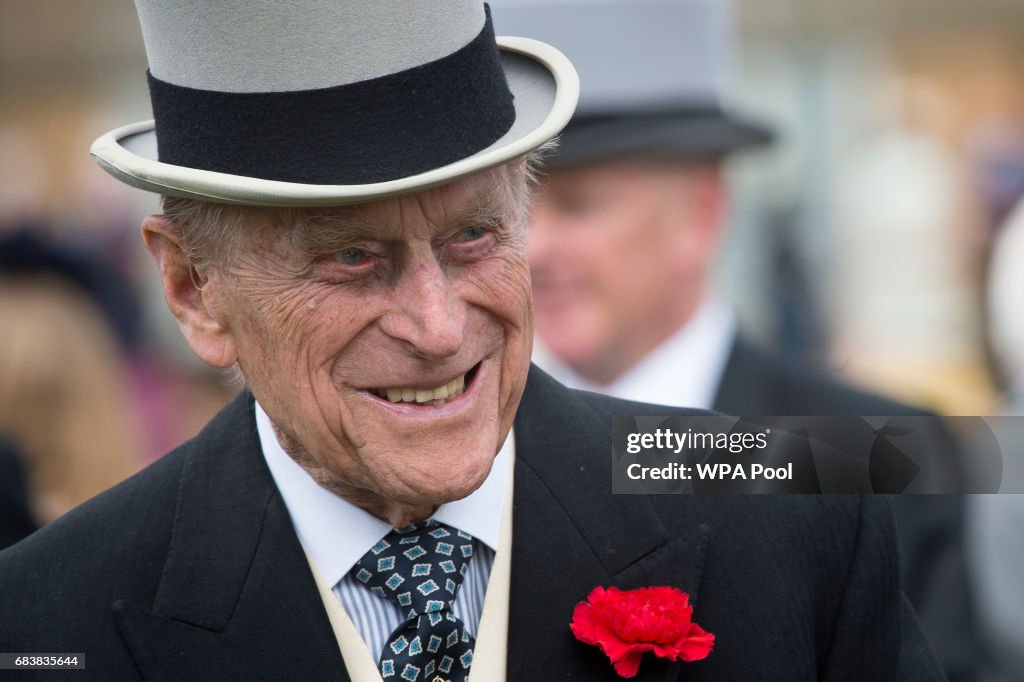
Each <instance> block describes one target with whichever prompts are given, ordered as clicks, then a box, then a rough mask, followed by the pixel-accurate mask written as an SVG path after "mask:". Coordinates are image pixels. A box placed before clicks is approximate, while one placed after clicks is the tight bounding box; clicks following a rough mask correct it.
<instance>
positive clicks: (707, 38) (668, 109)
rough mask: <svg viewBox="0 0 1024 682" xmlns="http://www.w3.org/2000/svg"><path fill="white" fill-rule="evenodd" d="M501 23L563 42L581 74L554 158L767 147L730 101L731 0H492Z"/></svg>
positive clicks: (500, 27) (553, 161)
mask: <svg viewBox="0 0 1024 682" xmlns="http://www.w3.org/2000/svg"><path fill="white" fill-rule="evenodd" d="M491 5H492V13H493V19H494V26H495V30H497V31H498V32H499V33H502V34H510V35H530V36H536V37H537V38H539V39H541V40H545V41H547V42H550V43H551V44H552V45H556V46H558V49H560V50H562V51H563V52H565V54H566V55H567V56H568V57H569V59H571V60H572V63H573V65H574V66H575V67H576V69H577V70H578V71H579V74H580V83H581V85H582V90H581V92H580V102H579V107H578V108H577V110H576V115H575V117H574V118H573V120H572V122H571V123H570V124H569V125H568V127H566V129H565V130H564V131H563V133H562V137H561V143H560V144H559V147H558V150H557V155H556V156H554V157H553V158H550V159H549V161H548V164H549V165H553V166H558V165H574V164H580V163H587V162H590V161H599V160H601V159H605V158H612V157H619V156H627V155H632V156H644V157H659V158H706V157H719V156H722V155H725V154H728V153H730V152H733V151H736V150H739V149H742V148H747V147H753V146H757V145H762V144H765V143H767V142H769V141H771V139H772V135H771V133H770V132H769V131H768V130H767V129H766V128H764V127H762V126H760V125H758V124H756V123H752V122H749V121H746V120H744V119H742V118H740V117H739V116H737V115H736V114H735V113H733V112H731V111H729V110H728V109H727V108H726V107H725V106H724V104H723V102H722V94H723V91H724V86H725V83H724V81H725V76H726V73H727V69H728V66H729V61H730V59H731V56H732V51H733V44H732V28H731V25H730V20H731V16H730V12H729V4H728V0H588V1H587V2H585V3H581V2H579V1H578V0H575V1H573V0H550V1H548V2H538V1H537V0H492V3H491Z"/></svg>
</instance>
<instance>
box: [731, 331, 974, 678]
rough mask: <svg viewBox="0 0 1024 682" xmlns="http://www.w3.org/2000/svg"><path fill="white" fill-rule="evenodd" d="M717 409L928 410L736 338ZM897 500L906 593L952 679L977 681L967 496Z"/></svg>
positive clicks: (955, 471) (950, 458) (951, 455)
mask: <svg viewBox="0 0 1024 682" xmlns="http://www.w3.org/2000/svg"><path fill="white" fill-rule="evenodd" d="M713 407H714V409H715V410H718V411H720V412H725V413H726V414H734V415H750V416H754V415H778V416H819V415H820V416H844V415H847V416H880V415H881V416H893V417H900V416H922V415H925V414H927V413H926V412H924V411H922V410H920V409H916V408H914V407H911V406H909V405H904V404H901V403H897V402H893V401H891V400H887V399H885V398H882V397H881V396H878V395H874V394H872V393H868V392H865V391H860V390H857V389H855V388H851V387H850V386H846V385H844V384H842V383H840V382H839V381H837V380H835V379H833V378H831V377H829V376H828V375H826V374H823V373H820V372H817V371H814V370H812V369H810V368H808V367H806V366H804V365H801V364H798V363H793V362H786V361H783V360H780V359H777V358H773V357H771V356H770V355H768V354H767V353H765V352H763V351H761V350H759V349H757V348H755V347H754V346H753V345H751V344H750V343H748V342H746V341H744V340H743V339H737V340H736V341H735V342H734V344H733V347H732V350H731V352H730V353H729V359H728V361H727V363H726V367H725V371H724V372H723V374H722V380H721V382H720V384H719V388H718V393H717V395H716V397H715V402H714V405H713ZM946 435H947V436H948V434H946ZM947 449H948V453H947V457H946V460H947V461H946V462H945V465H946V468H947V470H948V471H947V473H946V477H947V478H948V479H950V480H963V479H962V478H959V477H960V476H962V474H961V473H960V471H961V467H962V465H961V463H960V462H959V461H958V457H957V453H956V448H955V445H953V444H952V443H949V445H948V447H947ZM892 502H893V505H894V508H895V512H896V523H897V527H898V529H899V536H900V549H901V553H902V567H903V568H902V575H903V581H904V584H905V585H906V586H907V589H906V591H907V595H908V596H909V597H910V601H911V603H912V604H913V606H914V608H915V609H916V610H917V612H918V613H919V614H920V615H921V621H922V623H923V626H924V631H925V633H926V634H927V635H928V638H929V640H930V641H931V642H932V644H933V646H934V647H935V651H936V653H937V654H938V657H939V660H940V661H941V662H942V665H943V668H944V669H945V671H946V674H947V675H948V676H949V678H950V680H953V681H954V682H967V681H968V680H973V679H975V677H976V667H977V665H978V660H979V656H980V655H981V654H980V648H979V645H978V641H977V635H976V629H975V626H974V617H973V613H972V609H971V603H970V590H969V581H968V580H967V562H966V559H965V556H964V547H963V515H964V500H963V498H962V497H961V496H959V495H901V496H896V497H894V498H893V500H892Z"/></svg>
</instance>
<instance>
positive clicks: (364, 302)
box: [232, 178, 532, 508]
mask: <svg viewBox="0 0 1024 682" xmlns="http://www.w3.org/2000/svg"><path fill="white" fill-rule="evenodd" d="M480 182H482V180H481V179H479V178H478V179H475V180H474V183H480ZM488 182H490V180H488ZM474 183H467V184H466V185H463V186H461V187H459V188H457V189H453V188H451V187H449V188H443V189H437V190H433V191H430V192H424V193H421V194H420V195H414V196H408V197H402V198H400V199H391V200H387V201H385V202H379V203H377V204H365V205H362V206H360V207H359V208H358V210H356V209H330V210H329V211H324V212H322V213H319V212H313V213H310V214H301V215H300V217H299V220H298V222H297V224H298V225H299V227H300V228H303V226H305V227H304V228H303V229H305V230H306V232H305V233H304V234H302V233H294V234H293V233H291V232H289V231H288V230H287V229H285V228H281V229H278V228H276V227H274V228H272V227H269V226H267V228H266V229H264V230H260V231H259V232H256V231H254V232H253V233H251V235H250V236H251V237H252V239H251V240H247V242H248V243H249V244H250V246H251V248H247V249H246V251H245V255H244V257H243V258H242V259H240V261H239V263H238V265H237V267H236V268H234V269H233V271H232V276H233V279H234V280H235V287H234V289H235V292H234V293H235V294H236V299H237V305H236V309H237V311H238V314H237V315H236V316H235V322H234V323H235V324H237V325H241V324H245V325H247V326H248V328H250V330H255V331H256V332H257V333H250V334H248V340H249V348H244V349H242V348H240V351H241V352H240V356H241V364H242V366H243V370H244V371H245V373H246V374H247V376H251V377H254V378H255V377H259V382H256V381H250V384H251V385H253V386H256V385H257V383H258V386H259V389H261V390H262V391H263V392H264V393H270V394H271V395H258V396H257V397H258V399H259V400H260V402H261V404H264V407H265V408H266V409H267V412H268V414H270V415H271V416H272V419H273V420H274V423H275V426H276V427H278V429H279V431H280V433H281V435H282V437H281V441H282V445H285V446H286V450H287V451H288V452H289V453H290V454H292V456H293V457H294V458H295V459H296V461H298V462H299V463H300V465H302V466H303V467H304V468H305V469H306V470H307V471H309V472H310V473H311V475H313V476H314V478H316V480H317V481H318V482H320V483H321V485H323V486H324V487H328V488H329V489H332V490H335V491H336V492H338V493H339V494H342V495H343V496H345V497H346V498H348V499H350V500H352V501H355V502H356V503H357V504H359V502H358V501H357V499H356V498H358V497H359V495H360V494H361V495H363V496H365V497H366V498H367V499H369V498H372V497H373V495H380V496H384V497H386V498H388V497H389V498H390V499H399V498H404V499H405V500H406V501H412V500H416V499H429V498H430V495H436V494H437V491H440V490H443V489H448V490H455V489H456V488H455V487H453V486H452V482H451V481H450V480H449V481H446V482H445V481H438V482H437V487H436V488H433V489H431V487H430V485H426V483H427V482H429V479H430V475H432V474H436V466H437V465H436V463H435V461H434V460H435V458H431V457H428V456H423V455H422V454H417V455H416V456H409V457H406V458H404V459H402V462H403V465H402V466H401V467H388V466H387V457H388V455H387V452H388V450H387V449H386V448H385V449H384V450H382V449H381V444H382V443H384V444H387V443H389V442H390V440H391V439H394V443H393V445H395V446H398V444H399V443H400V442H402V441H403V440H404V441H408V440H409V438H410V435H411V434H412V432H407V431H408V430H407V429H406V430H405V431H403V430H402V429H401V428H399V429H398V430H397V431H394V435H393V436H388V435H387V434H388V433H392V431H389V430H388V429H391V426H386V425H387V424H388V422H387V420H386V419H382V420H380V422H379V423H369V424H368V423H367V421H369V422H374V419H370V420H365V419H362V420H358V421H357V420H356V419H355V416H356V415H361V416H362V417H366V416H367V415H371V414H373V410H374V409H378V408H374V407H367V404H369V405H372V403H366V402H365V401H366V400H367V396H365V395H360V394H361V393H365V392H366V389H368V388H380V387H374V386H364V385H363V384H366V383H368V379H369V378H372V377H375V378H376V379H377V380H383V379H382V377H384V376H387V375H388V374H391V375H392V376H393V377H401V376H402V374H401V372H403V371H405V372H408V371H415V369H414V368H415V367H416V366H417V365H413V364H409V361H410V357H409V355H408V352H409V349H408V348H404V349H403V348H398V347H394V346H391V347H389V346H388V344H394V343H395V342H396V339H394V338H393V337H389V336H388V335H387V334H386V333H385V334H384V335H382V328H381V326H380V322H379V321H380V319H381V316H382V315H384V314H385V313H386V311H388V310H391V309H392V308H393V306H392V305H391V304H389V299H391V298H392V297H399V296H400V297H401V298H403V299H404V300H408V297H409V296H414V295H415V294H409V292H402V293H400V290H401V289H403V287H405V286H406V285H408V284H416V283H420V282H425V283H427V285H429V286H434V287H437V289H436V290H435V291H433V292H430V296H431V300H432V301H433V303H432V304H434V303H436V302H437V301H440V303H436V304H437V305H442V304H443V305H446V306H461V310H456V311H455V312H456V313H461V314H462V315H463V318H458V317H454V319H455V322H451V321H450V320H449V321H447V322H445V324H457V325H458V326H460V328H461V330H462V334H463V336H464V337H465V338H464V339H463V340H461V341H460V343H459V344H458V346H459V349H461V350H460V352H461V353H462V355H460V356H459V358H463V357H464V358H465V361H463V360H457V361H455V362H452V367H453V368H454V367H458V368H459V369H460V370H463V371H464V370H465V369H468V367H462V366H461V365H462V364H467V363H468V362H469V361H472V362H474V363H475V362H477V361H479V360H480V359H481V355H483V356H484V357H487V358H491V359H493V360H495V361H497V362H495V363H494V369H493V370H492V371H493V372H494V375H493V382H494V383H491V382H488V383H486V384H484V386H488V388H487V393H486V395H487V396H488V400H495V399H497V401H498V405H495V406H492V407H490V408H488V409H487V410H485V411H482V412H480V414H479V415H478V417H477V418H476V419H475V423H474V424H473V428H472V429H468V430H467V429H466V428H464V426H460V427H459V429H458V433H455V434H451V435H449V436H444V435H443V434H441V433H440V432H438V430H437V429H436V428H432V427H427V429H426V431H425V432H424V434H425V436H426V437H427V438H428V440H431V439H436V440H437V442H438V443H446V442H448V441H445V438H446V437H447V438H448V439H449V441H450V443H449V444H450V445H451V448H452V449H451V450H449V454H450V453H451V452H454V451H456V450H459V449H460V448H461V449H463V450H464V446H467V445H471V446H472V447H473V448H475V450H474V451H477V452H482V450H480V449H479V448H480V446H481V444H483V447H484V448H490V447H492V446H493V447H494V449H495V451H496V448H497V445H499V444H498V443H490V441H491V440H493V439H492V435H493V436H494V439H496V438H498V437H500V435H501V434H502V433H506V432H507V429H508V428H509V427H510V426H511V422H512V419H513V416H514V411H513V410H512V409H511V406H513V405H515V404H517V403H518V399H519V397H520V396H521V393H522V390H523V387H524V385H525V374H526V368H527V367H528V366H529V352H530V343H531V339H532V329H531V327H532V306H531V298H530V293H529V292H530V280H529V273H528V268H527V266H526V260H525V240H524V238H523V237H524V234H523V228H524V227H525V226H524V225H523V223H522V221H518V222H517V221H516V220H515V219H514V218H513V217H512V216H513V215H515V213H516V212H515V211H511V210H510V209H509V206H508V204H507V202H506V203H505V204H502V202H501V197H499V196H498V194H496V192H495V188H494V187H491V188H490V189H489V190H487V191H485V190H483V189H481V187H480V185H479V184H474ZM481 223H483V224H484V225H485V226H486V227H488V228H495V224H497V227H496V228H495V231H494V233H493V234H494V241H493V245H492V246H491V248H490V250H489V251H488V250H482V251H481V252H479V254H477V252H474V251H473V250H472V249H470V248H467V249H462V247H461V246H459V245H460V244H461V242H459V241H458V234H459V231H460V230H462V229H465V228H468V227H471V226H473V225H476V224H481ZM369 226H372V228H373V230H374V232H373V233H372V234H367V232H366V230H367V229H368V227H369ZM517 228H518V229H517ZM313 235H319V236H313ZM488 238H489V237H488ZM351 240H354V241H355V243H353V242H352V241H351ZM371 242H373V243H374V244H376V245H377V246H380V247H381V248H380V252H382V253H386V257H385V258H383V260H385V261H387V262H388V265H387V266H386V267H385V270H386V272H384V274H383V276H378V273H377V272H376V271H375V270H373V269H367V270H365V271H363V272H362V273H361V274H358V275H357V276H354V277H353V278H352V279H351V280H346V279H344V278H343V277H338V278H337V279H336V280H333V281H332V280H331V278H330V277H326V276H321V274H319V273H321V272H322V271H321V269H320V266H319V265H314V263H317V262H321V263H326V264H327V265H328V266H330V265H331V262H330V261H327V260H326V258H327V257H328V256H330V255H331V253H332V252H334V253H336V252H337V251H338V250H339V249H344V248H350V247H352V248H363V246H366V245H368V244H370V243H371ZM325 249H327V251H326V252H325V251H324V250H325ZM460 253H465V254H474V255H472V256H471V257H470V256H468V255H467V257H465V258H463V257H461V256H458V254H460ZM453 254H454V255H453ZM374 257H376V256H374ZM406 268H408V269H406ZM336 271H337V272H344V269H343V268H342V267H340V266H339V267H338V268H337V270H336ZM323 272H327V271H323ZM331 272H334V271H331ZM414 275H419V277H416V276H414ZM346 277H347V275H346ZM410 277H411V279H405V280H403V279H402V278H410ZM439 314H441V315H442V316H449V317H453V312H452V310H451V309H447V310H443V311H441V312H440V313H439ZM466 339H471V342H468V346H467V341H466ZM254 348H255V350H254ZM403 353H404V354H405V355H404V356H403ZM437 361H439V360H438V359H437V358H429V357H427V358H422V357H421V358H419V360H418V362H419V363H424V362H425V363H427V364H421V365H419V366H422V367H424V368H429V367H430V366H431V365H432V366H433V369H435V370H436V369H437V365H436V362H437ZM441 361H443V360H441ZM374 364H377V365H381V366H390V365H395V366H396V367H398V368H400V369H398V370H396V371H395V372H394V373H393V374H392V373H390V372H383V373H381V372H376V373H375V372H373V371H365V370H366V368H367V367H373V366H374ZM499 364H500V369H499ZM401 368H404V369H401ZM396 380H399V381H400V379H396ZM314 403H315V404H314ZM367 410H369V412H366V411H367ZM364 412H366V414H364ZM495 424H500V425H501V427H503V429H502V430H500V431H499V430H498V429H497V428H496V427H495ZM446 428H447V427H446ZM381 429H384V430H383V431H382V430H381ZM481 435H483V436H486V437H485V438H484V439H483V440H481V438H480V436H481ZM485 441H486V442H485ZM403 447H404V446H403ZM412 450H413V451H415V450H416V448H412ZM427 450H428V451H429V448H427ZM491 455H493V452H491ZM442 459H443V457H442ZM479 464H480V460H479V459H477V460H476V461H475V462H474V461H471V460H465V462H463V459H459V458H451V457H449V461H448V463H447V464H446V466H447V467H448V471H449V474H450V476H457V475H459V471H460V470H459V467H460V466H461V467H463V468H464V469H465V471H464V472H463V474H464V478H465V479H466V480H467V481H468V480H470V479H472V480H477V478H478V473H479V471H480V467H479ZM471 471H472V472H473V473H472V474H470V472H471ZM450 476H449V478H450ZM431 490H433V492H431ZM359 491H364V492H362V493H359ZM463 492H464V491H463ZM460 494H463V493H460ZM359 499H362V498H359ZM410 503H412V502H410ZM366 505H369V503H366ZM360 506H364V505H363V504H361V505H360ZM364 508H365V506H364Z"/></svg>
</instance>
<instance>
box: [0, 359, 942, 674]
mask: <svg viewBox="0 0 1024 682" xmlns="http://www.w3.org/2000/svg"><path fill="white" fill-rule="evenodd" d="M685 413H686V411H682V410H675V409H671V408H664V407H654V406H648V405H638V404H634V403H625V402H621V401H616V400H612V399H609V398H604V397H601V396H596V395H592V394H586V393H579V392H575V391H570V390H568V389H566V388H565V387H563V386H561V385H560V384H558V383H556V382H554V381H553V380H552V379H550V378H549V377H547V376H546V375H544V374H543V373H541V372H540V371H539V370H537V369H535V368H534V369H532V370H531V374H530V379H529V382H528V385H527V390H526V394H525V396H524V398H523V402H522V405H521V407H520V410H519V413H518V415H517V417H516V424H515V438H516V464H515V499H514V514H513V518H514V521H513V529H514V530H513V557H512V578H511V594H510V613H509V640H508V652H509V654H508V656H509V658H508V677H509V679H511V680H530V681H534V680H614V679H620V678H618V677H617V676H616V675H615V673H614V672H613V671H612V668H611V666H610V665H609V663H608V661H607V659H606V658H605V657H604V656H603V654H601V653H600V652H599V651H598V650H597V649H595V648H594V647H590V646H586V645H584V644H582V643H580V642H578V641H576V640H575V639H574V638H573V636H572V635H571V634H570V631H569V620H570V618H571V615H572V610H573V607H574V606H575V604H576V603H577V602H578V601H580V600H582V599H584V598H585V597H586V595H587V593H588V592H589V591H590V590H591V589H592V588H594V587H596V586H598V585H604V586H609V585H616V586H619V587H622V588H634V587H639V586H646V585H671V586H676V587H679V588H680V589H683V590H684V591H686V592H688V593H690V595H691V596H692V598H693V601H694V603H695V607H696V610H695V614H694V618H695V620H696V621H697V622H699V623H700V624H701V625H702V626H703V627H704V628H706V629H707V630H709V631H711V632H713V633H715V634H716V635H717V641H716V645H715V650H714V651H713V652H712V653H711V655H710V656H709V657H708V658H707V659H705V660H704V661H700V662H697V663H688V664H686V663H676V664H671V663H665V662H657V661H654V660H646V661H645V662H644V663H643V665H642V666H641V668H640V675H639V677H638V678H637V679H642V680H676V679H687V680H785V681H787V682H789V681H791V680H806V679H819V678H824V679H830V680H902V679H914V680H935V679H942V674H941V672H940V671H939V670H938V668H937V665H936V664H935V662H934V660H933V658H932V656H931V654H930V651H929V649H928V645H927V643H926V642H925V640H924V639H923V637H922V635H921V632H920V630H919V628H918V626H917V623H916V620H915V617H914V615H913V613H912V612H911V611H910V610H909V608H908V607H907V605H906V602H905V600H904V599H903V598H902V594H901V591H900V584H899V575H898V563H897V557H896V549H895V540H894V531H893V527H892V522H891V519H890V515H889V511H888V507H887V502H886V500H885V499H884V498H881V497H859V496H831V497H830V496H807V497H803V496H789V497H776V498H773V497H767V496H707V497H701V496H624V495H620V496H613V495H611V494H610V486H611V474H610V442H611V441H610V428H611V417H612V416H613V415H616V414H618V415H638V416H639V415H644V414H648V415H651V414H685ZM0 604H3V615H2V617H0V651H7V652H19V651H24V652H30V651H32V652H85V654H86V660H87V666H88V670H87V671H86V672H85V674H82V673H73V675H74V676H75V677H76V679H78V678H81V679H87V678H90V679H105V680H109V679H117V680H124V679H136V678H137V677H139V676H140V675H141V676H143V677H145V678H146V679H155V680H182V679H268V680H273V679H317V680H329V679H337V680H345V679H347V675H346V673H345V671H344V665H343V663H342V659H341V656H340V654H339V652H338V647H337V644H336V642H335V640H334V636H333V634H332V631H331V628H330V625H329V623H328V620H327V616H326V613H325V611H324V608H323V605H322V603H321V601H320V598H319V596H318V593H317V590H316V587H315V585H314V583H313V579H312V577H311V575H310V571H309V568H308V565H307V564H306V560H305V557H304V556H303V552H302V550H301V548H300V546H299V543H298V540H297V538H296V536H295V532H294V530H293V528H292V525H291V522H290V520H289V517H288V512H287V510H286V509H285V507H284V505H283V503H282V501H281V498H280V495H279V494H278V492H277V490H276V488H275V486H274V483H273V480H272V478H271V476H270V474H269V472H268V470H267V468H266V465H265V463H264V460H263V458H262V456H261V455H260V451H259V443H258V438H257V435H256V428H255V421H254V416H253V403H252V397H251V395H249V394H248V393H247V392H246V393H243V394H242V395H241V396H240V397H239V398H238V399H236V400H235V401H234V402H233V403H232V404H231V405H229V406H228V407H227V408H226V409H225V410H224V411H223V412H222V413H221V414H220V415H219V416H218V417H217V418H216V419H215V420H214V421H213V422H211V424H210V425H209V426H208V427H207V428H206V429H205V430H204V431H203V432H202V433H201V434H200V435H199V436H198V437H197V438H196V439H194V440H192V441H190V442H188V443H186V444H185V445H183V446H181V447H180V448H178V449H177V450H175V451H174V452H173V453H171V454H170V455H168V456H166V457H164V458H163V459H161V460H160V461H158V462H157V463H156V464H154V465H153V466H151V467H149V468H148V469H147V470H145V471H144V472H142V473H141V474H139V475H138V476H136V477H134V478H133V479H131V480H129V481H128V482H126V483H124V484H122V485H120V486H118V487H116V488H114V489H113V490H111V491H109V492H107V493H105V494H103V495H101V496H100V497H98V498H96V499H94V500H93V501H91V502H89V503H87V504H85V505H83V506H82V507H80V508H78V509H77V510H75V511H73V512H72V513H70V514H68V515H67V516H65V517H64V518H62V519H60V520H59V521H57V522H56V523H54V524H52V525H50V526H48V527H47V528H45V529H43V530H42V531H40V532H39V533H36V534H35V535H33V536H32V537H30V538H28V539H27V540H25V541H24V542H22V543H20V544H18V545H16V546H14V547H13V548H11V549H9V550H7V551H5V552H3V553H0ZM65 674H66V673H65Z"/></svg>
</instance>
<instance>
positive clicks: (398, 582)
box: [352, 520, 473, 618]
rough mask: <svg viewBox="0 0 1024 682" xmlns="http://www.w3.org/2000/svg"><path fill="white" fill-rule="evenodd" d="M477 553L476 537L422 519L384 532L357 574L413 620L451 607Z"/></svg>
mask: <svg viewBox="0 0 1024 682" xmlns="http://www.w3.org/2000/svg"><path fill="white" fill-rule="evenodd" d="M472 556H473V536H472V535H470V534H468V533H465V532H463V531H461V530H456V529H455V528H452V527H451V526H446V525H445V524H443V523H438V522H437V521H434V520H428V521H420V522H417V523H411V524H409V525H408V526H404V527H402V528H396V529H394V530H392V531H391V532H390V533H388V534H387V535H385V536H384V538H383V539H382V540H381V541H380V542H378V543H377V544H376V545H374V546H373V547H372V548H371V549H370V551H369V552H367V553H366V554H365V555H363V557H362V558H361V559H360V560H359V561H358V562H357V563H356V565H355V566H354V567H353V568H352V574H353V575H354V576H355V578H356V580H358V581H359V582H361V583H363V584H364V585H366V586H367V587H369V588H370V590H371V591H373V592H374V593H375V594H377V595H379V596H381V597H384V598H385V599H390V600H391V601H393V602H395V603H397V604H398V605H399V606H401V607H402V608H403V609H406V610H407V614H408V616H407V617H409V618H411V617H413V616H415V615H420V614H426V613H434V612H439V611H442V610H446V609H447V610H449V611H450V610H451V606H452V602H454V601H455V595H456V594H458V591H459V587H460V586H461V585H462V578H463V575H465V572H466V565H467V564H468V562H469V560H470V559H471V558H472Z"/></svg>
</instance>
